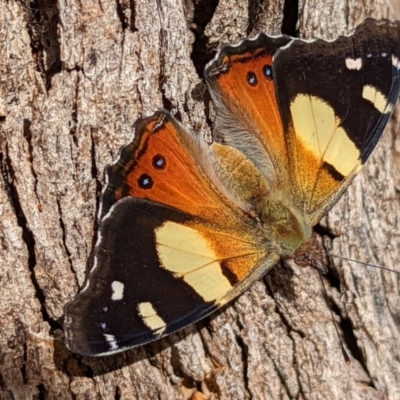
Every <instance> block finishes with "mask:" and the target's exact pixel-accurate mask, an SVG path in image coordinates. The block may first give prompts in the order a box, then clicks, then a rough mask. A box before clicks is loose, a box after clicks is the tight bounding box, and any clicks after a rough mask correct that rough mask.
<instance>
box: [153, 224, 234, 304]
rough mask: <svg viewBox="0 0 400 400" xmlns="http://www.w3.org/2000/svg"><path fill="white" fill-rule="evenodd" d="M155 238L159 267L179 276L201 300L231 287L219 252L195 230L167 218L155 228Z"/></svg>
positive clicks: (221, 293) (213, 296)
mask: <svg viewBox="0 0 400 400" xmlns="http://www.w3.org/2000/svg"><path fill="white" fill-rule="evenodd" d="M156 242H157V252H158V256H159V259H160V261H161V263H162V264H161V267H163V268H165V269H167V270H168V271H171V272H173V273H174V274H175V276H176V277H182V278H183V280H184V281H185V282H186V283H187V284H188V285H190V286H191V287H192V288H193V289H194V290H195V291H196V292H197V293H198V294H199V295H200V296H201V297H202V298H203V299H204V301H214V300H216V299H219V298H221V297H223V296H225V295H226V294H227V293H228V292H229V290H231V289H232V285H231V284H230V282H229V280H228V279H227V278H226V277H225V275H224V274H223V272H222V269H221V264H220V262H219V260H218V255H217V254H216V253H215V252H214V251H213V250H212V248H211V247H210V245H209V244H208V242H207V239H206V238H205V237H204V236H203V235H201V233H199V232H198V231H197V230H195V229H193V228H190V227H188V226H185V225H181V224H177V223H175V222H166V223H164V224H163V225H162V226H161V227H160V228H158V229H157V230H156Z"/></svg>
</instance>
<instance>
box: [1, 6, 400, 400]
mask: <svg viewBox="0 0 400 400" xmlns="http://www.w3.org/2000/svg"><path fill="white" fill-rule="evenodd" d="M55 3H56V2H53V1H51V0H35V1H34V2H29V1H28V0H19V1H12V0H11V1H10V0H9V1H7V0H0V52H1V58H0V70H1V75H0V135H1V136H0V168H1V175H0V287H1V292H0V293H1V294H0V399H30V398H34V399H44V398H46V399H58V400H61V399H72V398H75V399H99V398H104V399H114V398H115V399H141V400H144V399H189V398H193V399H206V398H207V399H224V400H227V399H291V398H295V399H319V398H321V399H343V398H347V399H350V398H351V399H384V398H389V399H393V400H394V399H399V398H400V383H399V379H398V378H399V376H400V345H399V344H400V333H399V332H400V329H399V326H400V325H399V321H400V319H399V313H400V297H399V277H398V276H397V275H396V274H394V273H390V272H384V271H380V270H377V269H373V268H364V267H363V266H356V265H355V264H353V263H350V262H348V261H344V262H343V261H340V260H337V259H336V260H332V261H333V262H332V265H331V268H332V272H331V273H330V274H329V275H328V276H327V277H325V278H324V281H325V285H326V288H327V291H328V295H329V299H330V302H331V304H332V305H331V307H332V308H333V313H334V315H335V319H336V321H337V323H338V325H339V329H340V332H341V335H342V338H343V341H344V343H345V347H346V349H347V351H348V353H349V354H350V356H351V364H350V366H347V365H346V364H345V362H344V360H343V357H342V355H341V352H340V349H339V345H338V338H337V336H336V333H335V331H334V326H333V324H332V322H331V316H330V311H329V308H328V305H327V303H326V300H325V299H324V297H323V294H322V288H321V284H320V281H319V277H318V275H317V273H316V271H314V270H312V269H307V268H305V269H304V268H300V267H297V266H293V265H286V266H285V268H283V267H282V266H278V267H276V268H275V269H274V270H273V271H272V272H271V273H270V274H269V275H268V276H267V277H265V279H263V280H261V281H259V282H256V283H255V284H254V285H253V286H252V288H251V289H250V290H248V291H247V292H246V293H245V294H244V295H242V296H241V297H240V298H239V299H237V300H236V301H234V302H233V303H232V304H231V305H230V306H228V307H225V308H224V310H223V311H222V312H219V313H217V314H215V315H213V316H212V317H211V318H208V319H207V320H206V321H205V322H204V323H201V324H198V325H196V326H192V327H190V328H188V329H186V330H184V331H182V332H179V333H177V334H174V335H172V336H170V337H169V338H167V339H165V340H161V341H159V342H156V343H154V344H151V345H148V346H145V347H141V348H138V349H134V350H131V351H127V352H125V353H123V354H120V355H117V356H112V357H107V358H102V359H90V358H82V357H79V356H76V355H73V354H71V353H70V352H69V351H68V350H67V349H66V347H65V345H64V342H63V333H62V330H61V328H62V324H61V323H62V315H63V306H64V305H65V303H66V302H67V301H69V300H70V299H72V297H73V296H74V295H75V293H76V292H77V291H78V288H79V286H80V285H82V283H83V282H84V279H85V271H86V267H87V260H88V258H89V255H90V253H91V251H92V249H93V244H94V242H95V238H96V220H95V214H96V210H97V206H98V197H99V192H100V190H101V187H102V185H103V169H104V167H105V166H106V165H107V164H108V163H110V162H111V161H112V160H113V159H115V157H116V155H117V152H118V149H119V148H120V146H122V145H123V144H125V143H127V142H128V141H129V140H130V139H131V136H132V124H133V122H134V121H135V119H136V118H138V117H140V116H141V115H145V114H149V113H150V112H151V111H153V110H154V109H156V108H160V107H165V108H167V109H169V110H171V111H172V112H173V113H174V114H175V115H177V117H178V118H179V119H181V120H182V122H183V123H184V124H185V125H186V126H187V127H188V128H189V129H193V130H195V131H196V132H199V134H204V135H209V134H210V132H211V126H210V125H209V123H208V122H207V121H209V120H210V118H206V115H209V116H210V115H211V119H212V115H213V113H212V112H210V110H211V111H212V105H210V104H209V97H208V95H207V92H206V90H205V87H204V84H203V82H202V77H201V71H202V68H203V66H204V63H205V62H206V61H207V60H209V59H210V57H211V56H212V52H213V51H214V50H215V49H216V48H217V47H218V46H219V45H220V44H221V43H223V42H236V41H238V40H240V39H241V38H244V37H245V36H247V35H249V34H252V33H254V32H257V31H259V30H260V29H263V30H265V31H267V32H269V33H273V34H278V33H280V32H281V28H282V26H283V27H284V29H285V31H286V32H288V33H295V32H296V31H298V32H299V34H300V36H302V37H315V36H322V37H326V38H332V37H335V36H336V35H337V34H343V33H348V32H350V31H351V30H352V28H353V27H354V26H355V25H357V24H358V23H360V22H361V21H362V20H363V19H364V18H365V17H366V16H374V17H381V16H385V17H391V18H397V19H400V6H399V3H398V0H386V1H384V0H380V1H373V0H340V1H337V0H300V1H299V4H298V13H297V5H296V2H295V1H293V2H290V1H287V2H286V3H287V4H286V5H285V4H284V3H285V2H284V1H283V0H275V1H274V0H269V1H268V0H264V1H263V0H248V1H245V0H220V1H219V2H218V1H217V0H214V1H208V0H150V1H149V0H136V1H132V0H101V1H99V2H95V1H91V0H58V2H57V3H56V4H55ZM291 3H293V4H291ZM399 118H400V114H399V111H398V110H397V111H396V112H395V114H394V117H393V119H392V122H391V126H390V128H389V129H387V132H386V133H385V135H384V137H383V139H382V140H381V142H380V144H379V145H378V147H377V149H376V150H375V151H374V153H373V155H372V157H371V159H370V160H369V162H368V164H367V165H366V167H365V168H364V170H363V172H362V173H361V174H360V176H359V177H358V178H357V179H356V180H355V182H354V183H353V184H352V186H351V187H350V188H349V190H348V191H347V192H346V194H345V195H344V196H343V198H342V199H341V201H340V202H339V203H338V204H337V205H336V206H335V207H334V209H333V210H332V211H331V212H330V214H329V215H328V216H327V217H326V219H325V220H324V222H323V225H324V227H326V228H327V229H326V230H322V229H321V231H322V233H324V232H325V235H323V236H322V239H323V241H324V243H325V245H326V247H327V249H328V250H329V251H331V252H332V253H333V254H337V255H341V256H345V257H351V258H353V259H356V260H360V261H366V262H373V263H375V264H380V265H384V266H386V267H389V268H394V269H397V270H400V264H399V259H400V257H399V256H400V230H399V216H400V198H399V191H400V136H398V135H396V132H397V131H399V128H400V123H399ZM328 232H329V234H328Z"/></svg>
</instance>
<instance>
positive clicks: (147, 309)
mask: <svg viewBox="0 0 400 400" xmlns="http://www.w3.org/2000/svg"><path fill="white" fill-rule="evenodd" d="M137 310H138V313H139V315H140V317H141V318H142V321H143V323H144V324H145V325H146V326H147V327H148V328H150V329H151V330H152V331H154V333H155V334H157V335H162V334H163V333H164V331H165V328H166V326H167V325H166V323H165V322H164V320H163V319H162V318H161V317H160V316H159V315H158V314H157V311H156V310H155V309H154V307H153V305H152V304H151V303H150V302H143V303H139V304H138V306H137Z"/></svg>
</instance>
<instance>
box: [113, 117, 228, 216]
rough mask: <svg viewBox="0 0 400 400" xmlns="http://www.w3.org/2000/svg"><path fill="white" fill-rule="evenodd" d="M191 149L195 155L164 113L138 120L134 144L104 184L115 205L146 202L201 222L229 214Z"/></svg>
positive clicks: (178, 129) (174, 123)
mask: <svg viewBox="0 0 400 400" xmlns="http://www.w3.org/2000/svg"><path fill="white" fill-rule="evenodd" d="M192 140H193V141H194V140H195V139H194V138H192ZM190 147H192V151H193V148H196V145H194V144H192V145H191V144H190V139H188V135H187V134H186V135H185V137H184V135H183V133H182V132H181V128H180V126H179V125H178V123H177V122H175V121H174V122H173V121H172V119H170V118H169V117H168V116H167V114H164V113H156V114H154V115H153V116H151V117H148V118H145V119H142V120H141V121H140V122H139V123H138V125H137V126H136V134H135V139H134V141H133V142H132V143H131V145H129V146H127V147H126V148H124V150H123V152H122V153H121V157H120V160H119V162H118V163H117V164H114V165H113V166H111V167H110V170H109V185H108V186H109V187H110V188H112V190H114V193H113V196H114V202H115V201H118V200H119V199H121V198H122V197H125V196H131V197H136V198H140V199H147V200H151V201H154V202H157V203H162V204H165V205H168V206H171V207H174V208H176V209H179V210H181V211H183V212H185V213H187V214H189V215H192V216H194V217H201V218H204V219H209V218H213V217H215V216H218V215H221V213H222V214H223V215H225V217H226V216H227V215H230V214H232V210H231V208H230V207H229V205H228V204H229V203H227V202H226V200H222V199H221V194H220V193H219V192H218V191H217V190H216V188H215V187H214V185H213V183H212V182H211V181H210V180H209V179H208V178H206V176H205V175H204V174H203V172H202V171H201V170H200V168H199V165H198V164H197V163H196V162H195V159H194V157H193V156H192V154H191V153H190V150H191V149H190ZM197 147H198V148H199V149H200V147H199V146H197ZM124 152H125V153H126V155H127V156H126V157H125V156H124ZM128 155H129V156H128ZM116 179H118V181H117V180H116ZM114 180H116V181H115V182H114Z"/></svg>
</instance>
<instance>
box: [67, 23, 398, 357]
mask: <svg viewBox="0 0 400 400" xmlns="http://www.w3.org/2000/svg"><path fill="white" fill-rule="evenodd" d="M399 59H400V23H398V22H390V21H387V20H382V21H375V20H372V19H368V20H366V21H364V23H363V24H362V25H360V26H359V27H358V28H357V29H356V31H355V33H354V34H353V35H352V36H350V37H339V38H337V39H336V40H335V41H332V42H327V41H323V40H315V41H305V40H300V39H293V38H291V37H288V36H284V35H283V36H278V37H271V36H268V35H265V34H263V33H261V34H260V35H258V36H257V37H256V38H255V39H247V40H245V41H243V42H242V43H240V44H239V45H238V46H225V47H222V48H221V50H220V51H219V52H218V54H217V55H216V57H215V58H214V59H213V60H212V61H211V62H210V63H209V64H208V65H207V67H206V69H205V80H206V82H207V85H208V87H209V90H210V93H211V96H212V98H213V100H214V103H215V106H216V110H217V115H216V121H215V131H216V132H218V137H219V138H220V139H221V140H218V141H216V140H215V141H214V142H213V143H212V144H207V143H205V142H204V141H202V140H201V139H200V138H199V137H198V136H197V135H195V134H194V133H192V132H188V131H187V130H185V128H184V127H182V126H181V125H180V123H179V122H178V121H176V120H175V119H174V118H173V117H172V116H171V115H170V114H169V113H168V112H166V111H164V110H161V111H157V112H156V113H155V114H154V115H152V116H150V117H148V118H143V119H140V120H139V121H138V122H137V123H136V125H135V136H134V139H133V141H132V142H131V143H130V144H129V145H127V146H126V147H124V148H123V149H122V150H121V153H120V156H119V159H118V160H117V162H116V163H115V164H113V165H111V166H109V167H108V169H107V173H106V176H107V185H106V187H105V189H104V191H103V193H102V197H101V203H100V210H99V226H100V228H99V233H98V241H97V244H96V248H95V257H94V265H93V268H92V270H91V272H90V275H89V277H88V280H87V283H86V285H85V287H84V288H83V289H82V290H81V291H80V293H79V294H78V295H77V297H76V298H75V299H74V300H73V301H72V302H70V303H69V304H67V305H66V308H65V321H64V329H65V336H66V343H67V346H68V348H69V349H70V350H71V351H73V352H76V353H79V354H83V355H89V356H98V355H104V354H110V353H115V352H119V351H122V350H125V349H127V348H130V347H134V346H139V345H142V344H144V343H147V342H150V341H152V340H156V339H158V338H160V337H162V336H165V335H168V334H170V333H172V332H174V331H176V330H178V329H181V328H183V327H185V326H187V325H189V324H192V323H194V322H196V321H198V320H200V319H201V318H203V317H205V316H206V315H208V314H210V313H211V312H213V311H214V310H216V309H218V308H219V307H221V306H222V305H223V304H226V303H227V302H228V301H230V300H231V299H233V298H234V297H236V296H237V295H239V294H240V293H242V292H243V291H244V290H245V289H246V288H248V287H249V285H251V284H252V282H254V281H255V280H257V279H258V278H259V277H261V276H262V275H263V274H265V273H266V272H267V271H268V270H269V269H271V268H272V267H273V266H274V265H275V264H276V262H277V261H278V260H279V259H280V258H281V257H286V256H290V255H293V254H294V253H296V251H299V249H301V248H302V246H304V245H305V244H307V243H308V242H309V240H310V239H311V235H312V227H313V225H315V224H316V223H317V222H318V221H319V220H320V219H321V217H322V216H323V215H324V213H326V212H327V210H329V208H330V207H332V205H333V204H334V203H335V202H336V201H337V200H338V198H339V197H340V196H341V194H342V193H343V191H344V190H345V189H346V187H347V186H348V185H349V184H350V182H351V180H352V179H353V178H354V176H355V175H356V174H357V172H358V171H359V170H360V168H361V166H362V165H363V164H364V163H365V161H366V160H367V158H368V156H369V155H370V154H371V152H372V150H373V148H374V147H375V145H376V143H377V141H378V139H379V137H380V136H381V134H382V132H383V129H384V127H385V125H386V123H387V121H388V119H389V117H390V115H391V113H392V111H393V108H394V105H395V103H396V100H397V98H398V96H399V91H400V61H399Z"/></svg>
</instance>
